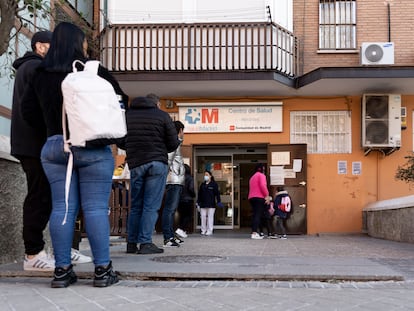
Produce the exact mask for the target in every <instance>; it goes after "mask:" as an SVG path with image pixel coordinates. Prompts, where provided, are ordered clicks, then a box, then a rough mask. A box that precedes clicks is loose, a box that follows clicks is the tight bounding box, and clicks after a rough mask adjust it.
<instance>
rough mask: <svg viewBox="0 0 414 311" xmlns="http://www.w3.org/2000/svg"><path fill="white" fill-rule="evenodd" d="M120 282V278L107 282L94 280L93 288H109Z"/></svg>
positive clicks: (110, 279) (109, 279) (107, 280)
mask: <svg viewBox="0 0 414 311" xmlns="http://www.w3.org/2000/svg"><path fill="white" fill-rule="evenodd" d="M118 282H119V279H118V277H115V278H108V279H106V280H93V287H108V286H111V285H113V284H116V283H118Z"/></svg>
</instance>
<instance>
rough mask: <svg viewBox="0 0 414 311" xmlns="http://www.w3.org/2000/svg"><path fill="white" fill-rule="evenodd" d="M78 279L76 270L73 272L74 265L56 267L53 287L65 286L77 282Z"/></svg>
mask: <svg viewBox="0 0 414 311" xmlns="http://www.w3.org/2000/svg"><path fill="white" fill-rule="evenodd" d="M77 280H78V277H77V276H76V274H75V272H73V266H72V265H70V266H69V267H67V269H64V268H61V267H56V268H55V274H54V279H53V280H52V283H51V286H52V288H65V287H68V286H69V285H70V284H73V283H75V282H76V281H77Z"/></svg>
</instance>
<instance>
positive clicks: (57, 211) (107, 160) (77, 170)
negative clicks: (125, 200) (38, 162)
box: [41, 135, 114, 267]
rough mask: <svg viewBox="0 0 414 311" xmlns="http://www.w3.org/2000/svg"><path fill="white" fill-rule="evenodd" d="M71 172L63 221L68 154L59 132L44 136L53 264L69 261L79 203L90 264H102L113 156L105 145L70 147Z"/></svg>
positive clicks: (106, 247)
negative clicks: (45, 139) (90, 251)
mask: <svg viewBox="0 0 414 311" xmlns="http://www.w3.org/2000/svg"><path fill="white" fill-rule="evenodd" d="M71 149H72V153H73V171H72V179H71V183H70V192H69V202H68V203H69V204H68V214H67V219H66V223H65V224H62V222H63V219H64V217H65V213H66V206H65V180H66V167H67V162H68V157H69V155H68V153H65V152H64V151H63V138H62V135H54V136H51V137H49V138H48V139H47V141H46V143H45V145H44V146H43V149H42V153H41V159H42V164H43V168H44V170H45V173H46V176H47V178H48V180H49V183H50V186H51V191H52V204H53V208H52V214H51V216H50V220H49V229H50V236H51V239H52V244H53V250H54V254H55V265H56V267H67V266H69V265H70V264H71V246H72V239H73V233H74V227H75V220H76V217H77V214H78V211H79V207H80V206H82V211H83V216H84V221H85V229H86V233H87V235H88V240H89V244H90V246H91V249H92V254H93V258H94V264H95V265H96V266H106V265H108V264H109V262H110V256H109V218H108V203H109V196H110V193H111V185H112V174H113V171H114V159H113V157H112V151H111V149H110V148H109V147H108V146H105V147H101V148H93V149H86V148H78V147H72V148H71Z"/></svg>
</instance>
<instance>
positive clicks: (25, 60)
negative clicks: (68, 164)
mask: <svg viewBox="0 0 414 311" xmlns="http://www.w3.org/2000/svg"><path fill="white" fill-rule="evenodd" d="M51 39H52V32H50V31H40V32H37V33H35V34H34V35H33V37H32V41H31V45H32V50H33V51H30V52H26V53H25V54H24V56H23V57H20V58H18V59H16V60H15V61H14V62H13V68H14V69H15V70H17V72H16V78H15V82H14V89H13V106H12V117H11V131H10V132H11V135H10V143H11V155H13V156H14V157H15V158H17V159H18V160H19V161H20V164H21V165H22V168H23V171H24V173H25V174H26V181H27V194H26V198H25V200H24V203H23V242H24V248H25V257H24V262H23V269H24V270H29V271H54V269H55V262H54V260H53V258H51V256H49V255H48V254H47V253H46V252H45V251H44V245H45V241H44V239H43V231H44V230H45V228H46V225H47V223H48V221H49V217H50V213H51V211H52V198H51V194H50V186H49V182H48V180H47V177H46V175H45V173H44V171H43V168H42V163H41V161H40V150H41V149H42V146H43V144H44V143H45V141H46V128H45V127H42V128H38V129H35V128H33V127H31V126H30V125H29V124H28V123H27V122H26V121H25V120H24V119H23V117H22V115H21V112H20V105H21V101H22V97H23V94H24V91H25V89H26V87H27V85H28V84H29V82H30V81H31V80H32V79H33V75H34V73H35V70H36V68H37V67H38V66H39V65H40V63H41V62H42V59H43V57H45V55H46V53H47V51H48V50H49V46H50V41H51Z"/></svg>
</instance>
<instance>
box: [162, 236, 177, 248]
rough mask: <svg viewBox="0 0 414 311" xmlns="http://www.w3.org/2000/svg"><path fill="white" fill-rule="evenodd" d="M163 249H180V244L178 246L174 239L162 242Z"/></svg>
mask: <svg viewBox="0 0 414 311" xmlns="http://www.w3.org/2000/svg"><path fill="white" fill-rule="evenodd" d="M164 247H180V244H178V243H177V242H176V241H175V240H174V238H171V239H169V240H164Z"/></svg>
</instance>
